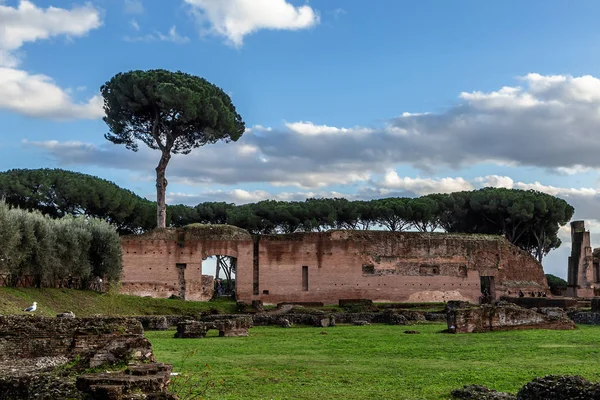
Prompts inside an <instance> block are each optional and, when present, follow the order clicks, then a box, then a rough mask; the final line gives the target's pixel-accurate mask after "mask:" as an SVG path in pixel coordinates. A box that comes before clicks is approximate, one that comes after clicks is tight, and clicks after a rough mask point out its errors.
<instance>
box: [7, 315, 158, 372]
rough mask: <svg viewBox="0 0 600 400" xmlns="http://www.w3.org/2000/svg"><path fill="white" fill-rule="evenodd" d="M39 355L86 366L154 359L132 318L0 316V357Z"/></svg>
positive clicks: (22, 357)
mask: <svg viewBox="0 0 600 400" xmlns="http://www.w3.org/2000/svg"><path fill="white" fill-rule="evenodd" d="M37 357H66V358H67V359H68V360H74V359H75V358H78V359H79V360H80V361H81V362H83V363H85V366H86V367H96V366H98V365H102V364H107V363H114V362H117V361H120V360H124V359H127V360H130V361H154V355H153V354H152V345H151V344H150V342H148V339H146V338H145V337H144V330H143V328H142V325H141V324H140V323H139V322H138V321H137V320H136V319H133V318H97V317H89V318H49V317H38V316H31V315H13V316H0V361H11V360H14V359H15V358H16V359H35V358H37Z"/></svg>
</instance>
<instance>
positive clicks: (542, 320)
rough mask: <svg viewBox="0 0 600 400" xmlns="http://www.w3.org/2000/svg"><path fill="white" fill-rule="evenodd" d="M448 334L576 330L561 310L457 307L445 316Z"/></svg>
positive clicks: (485, 306)
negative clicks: (519, 330) (522, 330)
mask: <svg viewBox="0 0 600 400" xmlns="http://www.w3.org/2000/svg"><path fill="white" fill-rule="evenodd" d="M446 317H447V323H448V330H449V331H451V332H454V333H473V332H489V331H503V330H515V329H560V330H563V329H575V323H574V322H573V321H572V320H571V319H570V318H569V316H568V315H567V313H566V312H565V311H564V310H563V309H561V308H540V309H528V308H521V307H519V306H517V305H515V304H510V303H505V304H501V305H482V306H475V307H472V306H459V307H457V308H453V309H450V310H448V313H447V314H446Z"/></svg>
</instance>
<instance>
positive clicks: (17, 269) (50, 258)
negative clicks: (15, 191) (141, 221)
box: [0, 201, 122, 287]
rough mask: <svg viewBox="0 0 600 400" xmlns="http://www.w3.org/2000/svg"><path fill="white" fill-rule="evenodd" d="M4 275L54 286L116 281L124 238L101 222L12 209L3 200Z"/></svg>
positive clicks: (0, 269)
mask: <svg viewBox="0 0 600 400" xmlns="http://www.w3.org/2000/svg"><path fill="white" fill-rule="evenodd" d="M0 227H2V229H0V273H3V274H8V275H9V279H8V283H9V284H11V285H13V286H16V285H18V284H23V279H24V278H25V277H29V279H30V281H28V283H27V284H25V285H26V286H30V285H34V286H37V287H54V286H56V284H57V281H61V280H64V279H66V278H68V277H71V278H73V279H78V280H79V281H81V282H87V281H89V280H90V279H91V278H92V277H95V276H97V277H102V278H106V279H108V280H109V281H113V282H114V281H117V280H118V279H119V277H120V275H121V269H122V265H121V242H120V239H119V235H118V234H117V232H116V230H115V228H114V227H113V226H111V225H109V224H108V223H107V222H105V221H103V220H99V219H96V218H89V217H83V216H82V217H71V216H67V217H64V218H60V219H52V218H50V217H48V216H44V215H42V214H41V213H40V212H38V211H34V212H28V211H25V210H21V209H11V208H10V207H9V206H8V205H7V204H5V203H4V202H2V201H0Z"/></svg>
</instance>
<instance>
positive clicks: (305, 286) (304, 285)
mask: <svg viewBox="0 0 600 400" xmlns="http://www.w3.org/2000/svg"><path fill="white" fill-rule="evenodd" d="M302 290H303V291H305V292H307V291H308V266H306V265H303V266H302Z"/></svg>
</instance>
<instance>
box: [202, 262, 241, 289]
mask: <svg viewBox="0 0 600 400" xmlns="http://www.w3.org/2000/svg"><path fill="white" fill-rule="evenodd" d="M236 270H237V257H233V256H228V255H223V254H215V255H210V256H207V257H205V258H203V259H202V275H208V276H212V277H213V285H214V292H213V298H219V297H226V296H235V293H236V279H235V278H236Z"/></svg>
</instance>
